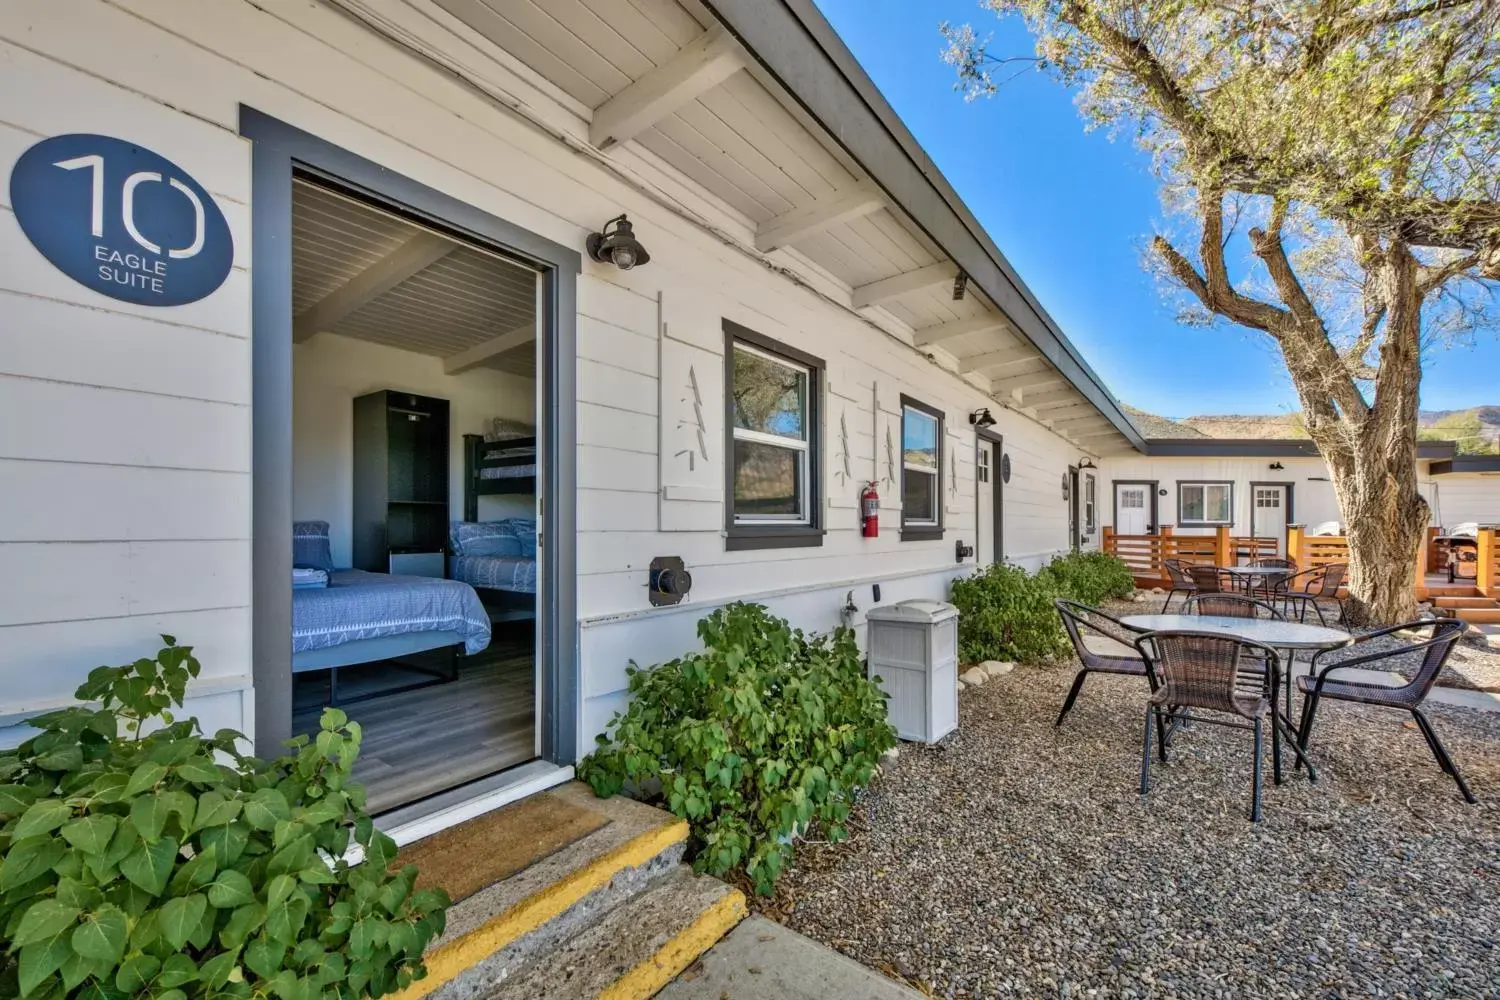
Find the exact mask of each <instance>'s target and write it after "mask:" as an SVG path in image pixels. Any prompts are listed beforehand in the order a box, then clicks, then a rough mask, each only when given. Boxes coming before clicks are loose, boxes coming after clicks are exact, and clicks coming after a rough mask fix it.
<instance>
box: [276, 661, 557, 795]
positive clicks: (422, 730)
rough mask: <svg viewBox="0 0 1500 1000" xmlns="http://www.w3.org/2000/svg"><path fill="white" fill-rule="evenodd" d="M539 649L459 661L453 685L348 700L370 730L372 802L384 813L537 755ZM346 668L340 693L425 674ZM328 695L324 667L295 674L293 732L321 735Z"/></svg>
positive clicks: (359, 772)
mask: <svg viewBox="0 0 1500 1000" xmlns="http://www.w3.org/2000/svg"><path fill="white" fill-rule="evenodd" d="M534 655H535V654H534V653H533V651H532V648H531V646H530V644H529V643H526V644H524V645H523V644H520V643H509V644H502V645H500V646H499V648H494V647H492V648H491V649H487V650H485V651H484V652H482V653H480V654H478V655H477V656H473V657H467V658H462V659H460V660H459V670H458V679H457V680H455V681H452V682H450V683H447V684H436V685H433V686H431V687H425V688H421V689H419V690H416V691H402V692H399V693H396V694H391V695H383V696H379V697H374V698H371V699H369V700H368V701H360V702H355V703H354V704H352V705H345V706H342V707H343V709H344V711H345V712H347V713H348V714H349V718H351V719H353V720H355V721H356V722H358V723H359V724H360V726H361V727H362V729H363V730H364V740H363V742H362V743H361V745H360V753H359V760H358V761H356V762H355V765H354V777H355V779H356V780H358V781H359V782H360V783H362V784H363V785H364V786H365V792H366V797H367V799H366V808H367V809H368V810H369V811H370V812H371V813H381V812H385V811H386V810H389V809H394V808H396V807H398V806H402V805H406V804H408V803H411V802H415V801H417V800H418V799H422V798H426V797H427V796H429V795H435V794H437V793H438V792H442V791H446V790H448V789H450V788H454V787H456V786H458V785H462V784H465V783H467V782H470V781H476V780H478V779H480V778H483V777H485V776H487V775H491V774H494V773H496V772H497V771H502V770H504V769H506V768H508V767H513V766H515V765H517V764H522V763H525V762H526V761H528V760H531V759H532V758H533V757H535V756H536V752H535V749H534V748H535V740H536V714H535V710H536V670H535V659H534ZM434 662H441V661H434ZM340 669H341V671H342V672H341V674H340V675H339V696H340V698H349V697H353V696H357V695H359V694H361V693H364V692H366V691H371V690H378V689H379V688H381V687H394V686H398V685H401V684H409V683H412V682H413V681H417V680H421V679H422V675H421V674H420V673H417V672H416V671H412V670H409V669H407V668H404V667H402V666H400V665H399V664H395V663H373V664H362V665H360V666H356V667H342V668H340ZM327 698H328V675H327V674H326V673H322V672H319V673H314V674H310V675H305V674H299V675H298V676H297V678H296V684H295V688H294V696H293V705H294V708H293V713H292V731H293V732H296V733H308V734H312V733H316V732H317V730H318V718H319V716H320V715H321V714H322V711H323V705H324V703H325V702H326V701H327Z"/></svg>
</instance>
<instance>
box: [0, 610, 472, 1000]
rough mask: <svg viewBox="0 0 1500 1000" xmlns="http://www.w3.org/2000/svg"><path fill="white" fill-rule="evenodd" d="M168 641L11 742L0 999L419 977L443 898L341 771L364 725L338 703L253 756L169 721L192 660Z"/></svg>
mask: <svg viewBox="0 0 1500 1000" xmlns="http://www.w3.org/2000/svg"><path fill="white" fill-rule="evenodd" d="M162 639H163V641H164V642H165V643H166V648H164V649H163V650H162V651H161V652H160V653H158V654H157V657H156V659H155V660H150V659H142V660H138V661H137V662H135V663H132V664H130V665H128V666H123V667H100V668H98V669H97V670H95V671H93V672H92V673H90V674H89V678H88V680H87V681H86V682H85V683H84V684H83V685H82V686H81V687H79V688H78V691H77V693H76V696H77V698H78V699H79V700H80V701H81V702H96V703H97V704H98V706H99V707H98V708H89V707H87V706H84V705H80V706H78V707H75V708H68V709H64V710H62V711H59V712H52V713H50V714H48V715H44V716H40V717H38V718H35V719H32V720H31V725H32V726H34V727H36V728H38V729H40V730H41V733H40V734H39V735H37V736H34V737H32V738H31V739H29V740H27V741H26V742H25V743H23V744H22V745H21V746H20V747H19V748H17V749H16V750H13V751H9V752H6V753H0V822H3V825H0V927H3V932H0V939H3V941H4V944H3V946H0V947H3V950H0V998H7V997H26V998H38V1000H42V998H45V1000H62V998H71V997H77V998H82V1000H116V998H124V997H142V998H145V997H149V998H151V1000H189V998H194V1000H197V998H219V997H226V998H243V1000H272V998H274V1000H356V998H360V997H379V996H381V995H383V994H386V993H390V992H392V991H394V990H396V989H400V988H403V987H405V986H406V985H408V984H409V983H411V982H412V981H413V980H415V979H418V978H421V977H422V976H423V975H424V974H425V970H424V968H423V965H422V950H423V948H424V947H426V945H427V943H428V942H429V941H431V940H432V939H433V938H434V937H435V936H436V935H437V934H439V933H440V932H441V931H442V928H443V919H444V907H446V905H447V897H446V896H445V895H444V894H443V893H442V892H441V891H433V890H424V891H421V892H414V891H413V882H414V881H415V879H416V874H417V873H416V869H415V868H412V867H410V866H407V867H406V868H405V869H404V870H402V871H401V872H399V873H391V872H389V871H388V866H389V865H390V863H391V861H392V860H393V859H394V858H395V855H396V845H395V844H394V843H393V842H392V841H391V839H390V838H389V837H387V836H385V835H384V834H382V833H379V832H378V831H376V830H375V829H374V827H373V825H372V824H371V822H370V817H369V816H368V815H366V814H365V812H364V792H363V789H361V788H360V786H358V785H355V784H352V783H351V782H350V781H349V774H350V770H351V768H352V767H353V765H354V759H355V757H356V755H357V754H358V752H359V741H360V731H359V726H358V725H357V724H355V723H352V722H348V721H347V720H346V719H345V717H344V713H343V712H340V711H338V710H336V709H328V710H327V711H325V712H324V714H323V719H322V727H321V731H320V732H319V733H318V736H317V738H316V740H313V741H309V740H308V739H307V738H306V737H299V738H298V739H297V740H294V741H292V744H291V746H292V748H293V750H294V755H292V756H287V757H282V758H280V759H278V760H274V761H270V762H265V761H261V760H257V759H255V758H253V757H246V756H243V755H241V754H240V752H239V751H238V749H237V743H238V741H240V740H242V739H243V737H241V736H240V735H239V734H238V733H235V732H232V731H229V730H221V731H220V732H218V733H217V734H215V735H214V736H212V737H205V736H204V735H203V734H202V732H201V731H200V730H199V728H198V723H197V720H196V719H186V720H182V721H176V720H174V719H173V716H172V711H171V709H172V707H173V706H176V707H181V705H182V699H183V695H184V692H185V690H186V687H187V682H188V679H189V678H190V677H196V676H197V675H198V670H199V665H198V661H197V660H196V659H195V658H194V657H193V655H192V649H191V647H187V646H178V645H177V644H176V642H175V641H174V640H173V639H172V638H171V637H170V636H163V637H162ZM351 842H352V843H355V844H358V845H359V847H360V848H362V849H363V852H364V859H365V860H364V863H363V864H362V865H357V866H351V865H350V864H348V862H347V861H346V860H345V859H344V855H345V851H346V849H348V848H349V846H350V844H351ZM335 859H337V860H335Z"/></svg>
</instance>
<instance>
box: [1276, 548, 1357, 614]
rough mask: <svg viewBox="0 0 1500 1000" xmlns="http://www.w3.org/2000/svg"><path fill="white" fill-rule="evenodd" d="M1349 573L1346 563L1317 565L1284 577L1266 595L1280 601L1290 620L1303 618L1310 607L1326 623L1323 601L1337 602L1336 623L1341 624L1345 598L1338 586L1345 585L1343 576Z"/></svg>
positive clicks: (1284, 612) (1345, 576)
mask: <svg viewBox="0 0 1500 1000" xmlns="http://www.w3.org/2000/svg"><path fill="white" fill-rule="evenodd" d="M1348 574H1349V566H1348V564H1347V563H1329V564H1327V565H1326V566H1316V567H1314V568H1312V569H1308V570H1303V571H1302V572H1301V573H1297V574H1295V575H1293V576H1290V577H1287V578H1286V579H1285V580H1283V581H1282V582H1281V585H1279V586H1277V587H1276V588H1275V589H1273V590H1272V591H1271V592H1270V594H1269V595H1268V596H1269V597H1270V598H1271V599H1272V600H1273V601H1275V602H1277V603H1280V604H1281V606H1282V607H1283V609H1284V611H1283V614H1285V615H1286V617H1287V618H1288V619H1289V620H1290V619H1296V620H1297V621H1299V622H1304V621H1306V620H1307V612H1308V609H1309V608H1311V609H1312V610H1313V611H1314V612H1315V613H1316V614H1317V616H1318V624H1320V625H1327V624H1328V619H1327V618H1326V617H1325V616H1324V614H1323V605H1322V602H1323V601H1332V602H1333V603H1334V604H1335V605H1337V606H1338V609H1339V617H1338V623H1339V624H1340V625H1342V624H1343V623H1344V617H1345V614H1344V598H1343V597H1341V596H1340V595H1339V590H1340V589H1341V588H1342V587H1343V586H1344V580H1345V579H1346V578H1347V576H1348ZM1294 607H1295V608H1296V610H1295V612H1294V611H1293V608H1294Z"/></svg>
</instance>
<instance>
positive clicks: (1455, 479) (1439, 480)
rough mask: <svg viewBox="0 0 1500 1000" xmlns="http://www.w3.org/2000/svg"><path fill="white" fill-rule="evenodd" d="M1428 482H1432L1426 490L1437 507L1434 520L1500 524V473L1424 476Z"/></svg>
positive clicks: (1442, 523)
mask: <svg viewBox="0 0 1500 1000" xmlns="http://www.w3.org/2000/svg"><path fill="white" fill-rule="evenodd" d="M1424 482H1427V483H1430V484H1431V485H1429V486H1426V487H1425V488H1424V490H1423V494H1424V495H1425V496H1426V497H1427V502H1428V503H1429V504H1431V505H1432V507H1433V522H1432V523H1433V524H1436V525H1439V526H1441V527H1445V528H1452V527H1454V526H1455V525H1459V524H1463V523H1464V522H1465V521H1474V522H1477V523H1479V524H1500V476H1496V475H1479V474H1465V473H1452V474H1449V475H1446V476H1429V477H1424Z"/></svg>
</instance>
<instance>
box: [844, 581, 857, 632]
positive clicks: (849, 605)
mask: <svg viewBox="0 0 1500 1000" xmlns="http://www.w3.org/2000/svg"><path fill="white" fill-rule="evenodd" d="M857 614H859V605H857V604H855V603H854V591H852V590H851V591H849V593H847V594H845V595H844V606H843V607H842V608H839V620H840V621H841V622H843V623H844V627H845V628H853V627H854V616H855V615H857Z"/></svg>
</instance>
